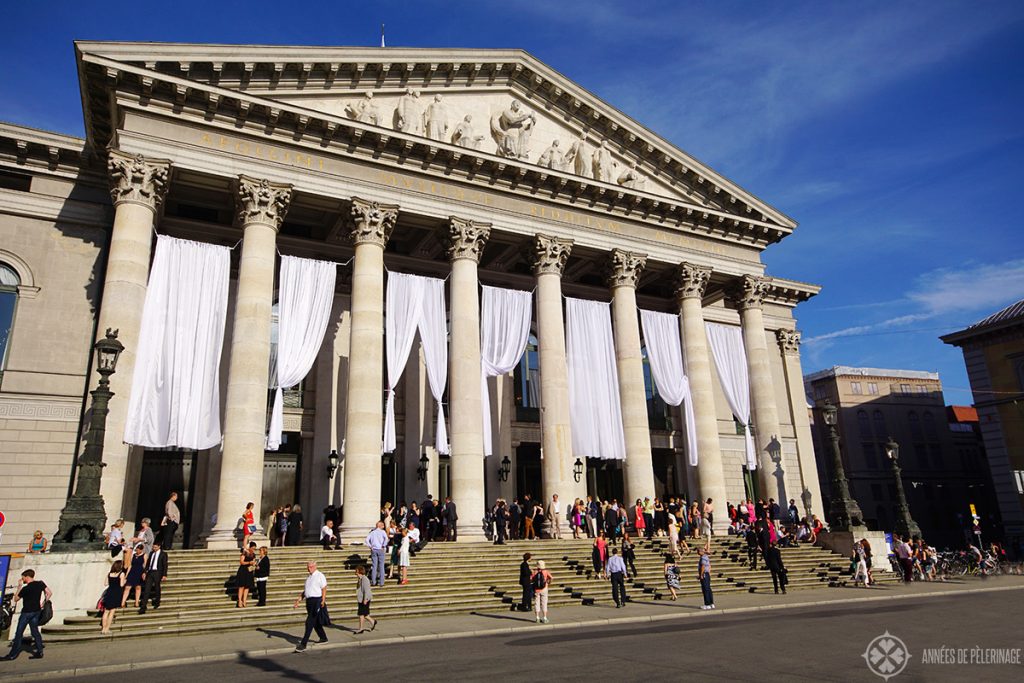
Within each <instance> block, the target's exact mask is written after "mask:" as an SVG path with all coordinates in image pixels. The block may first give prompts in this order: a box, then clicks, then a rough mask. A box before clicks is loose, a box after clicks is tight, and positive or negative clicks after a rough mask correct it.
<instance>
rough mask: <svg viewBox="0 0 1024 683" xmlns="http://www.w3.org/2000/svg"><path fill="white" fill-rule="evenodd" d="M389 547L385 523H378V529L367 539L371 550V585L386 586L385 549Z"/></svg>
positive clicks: (367, 544)
mask: <svg viewBox="0 0 1024 683" xmlns="http://www.w3.org/2000/svg"><path fill="white" fill-rule="evenodd" d="M387 546H388V533H387V532H386V531H384V522H377V526H376V528H375V529H374V530H373V531H371V532H370V533H369V534H368V535H367V537H366V547H367V548H369V549H370V564H371V565H372V566H371V572H370V583H373V584H376V585H378V586H383V585H384V549H385V548H387Z"/></svg>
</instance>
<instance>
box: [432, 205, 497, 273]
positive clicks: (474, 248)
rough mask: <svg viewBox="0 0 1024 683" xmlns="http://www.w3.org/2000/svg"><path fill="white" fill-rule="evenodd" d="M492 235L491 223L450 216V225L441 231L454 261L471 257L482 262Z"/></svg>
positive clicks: (442, 239) (470, 258)
mask: <svg viewBox="0 0 1024 683" xmlns="http://www.w3.org/2000/svg"><path fill="white" fill-rule="evenodd" d="M490 236H491V224H490V223H480V222H477V221H471V220H467V219H465V218H459V217H458V216H449V217H448V225H446V226H445V227H444V228H443V229H442V231H441V241H442V242H443V243H444V245H445V247H446V248H447V250H448V258H449V259H450V260H452V261H458V260H460V259H469V260H471V261H473V262H475V263H480V256H481V255H482V254H483V253H484V247H485V246H486V245H487V239H488V238H489V237H490Z"/></svg>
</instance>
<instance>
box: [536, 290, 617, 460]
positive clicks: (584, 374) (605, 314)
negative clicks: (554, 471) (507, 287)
mask: <svg viewBox="0 0 1024 683" xmlns="http://www.w3.org/2000/svg"><path fill="white" fill-rule="evenodd" d="M565 319H566V338H565V342H566V360H567V361H568V365H569V414H570V418H571V420H572V450H573V454H574V455H576V456H577V457H588V458H602V459H605V460H625V458H626V437H625V433H624V432H623V429H622V406H621V405H620V403H619V401H620V399H619V375H618V370H617V368H616V363H615V342H614V340H613V338H612V316H611V305H610V304H606V303H603V302H601V301H585V300H582V299H570V298H566V300H565ZM541 372H544V368H541Z"/></svg>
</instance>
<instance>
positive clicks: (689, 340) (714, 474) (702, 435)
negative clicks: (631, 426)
mask: <svg viewBox="0 0 1024 683" xmlns="http://www.w3.org/2000/svg"><path fill="white" fill-rule="evenodd" d="M710 278H711V269H710V268H708V267H705V266H698V265H694V264H690V263H683V264H681V265H680V266H679V271H678V274H677V280H676V297H677V300H678V302H679V321H680V329H681V330H682V334H683V354H684V356H685V363H686V376H687V378H688V379H689V381H690V396H691V397H692V398H693V412H694V420H695V421H696V429H697V455H698V460H697V480H698V483H699V485H700V498H701V500H707V499H708V498H711V499H712V500H713V501H714V503H715V505H716V509H717V510H719V512H718V514H716V515H715V524H714V526H715V532H716V533H718V532H720V531H724V530H725V527H726V525H727V524H728V517H727V515H725V514H723V513H724V505H725V501H726V490H725V471H724V470H723V468H722V449H721V445H720V444H719V440H718V418H717V416H716V415H715V392H714V385H713V384H712V379H711V372H712V370H711V358H710V356H709V355H708V340H707V332H706V331H705V328H704V311H703V303H702V299H703V297H704V291H705V289H706V288H707V284H708V280H709V279H710ZM691 495H692V494H691Z"/></svg>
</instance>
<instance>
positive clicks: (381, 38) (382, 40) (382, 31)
mask: <svg viewBox="0 0 1024 683" xmlns="http://www.w3.org/2000/svg"><path fill="white" fill-rule="evenodd" d="M380 46H381V47H387V45H385V44H384V24H381V25H380Z"/></svg>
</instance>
